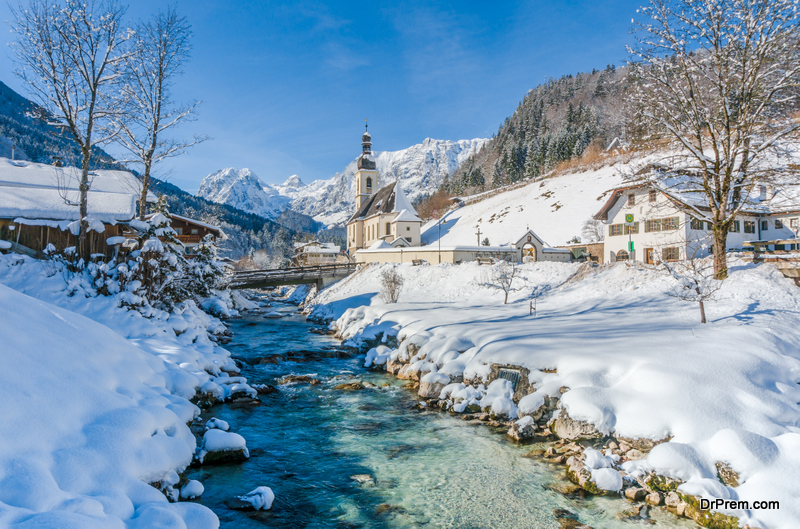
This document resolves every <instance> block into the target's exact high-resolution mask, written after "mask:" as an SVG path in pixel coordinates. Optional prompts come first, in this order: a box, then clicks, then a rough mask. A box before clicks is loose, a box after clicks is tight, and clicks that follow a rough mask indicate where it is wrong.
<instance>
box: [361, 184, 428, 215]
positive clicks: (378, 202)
mask: <svg viewBox="0 0 800 529" xmlns="http://www.w3.org/2000/svg"><path fill="white" fill-rule="evenodd" d="M403 210H406V211H408V212H409V213H410V214H411V215H413V217H415V218H414V220H416V221H419V220H420V219H419V218H418V217H417V210H416V209H414V206H412V205H411V201H410V200H408V197H406V195H405V193H404V192H403V188H402V187H400V183H399V182H395V183H393V184H389V185H386V186H384V187H382V188H381V189H379V190H378V191H377V192H376V193H374V194H372V195H370V196H368V197H367V198H366V200H364V202H363V203H362V204H361V207H360V208H358V210H356V212H355V213H353V216H352V217H350V220H348V221H347V222H348V223H350V222H352V221H354V220H356V219H361V218H365V219H366V218H369V217H372V216H374V215H385V214H387V213H400V212H402V211H403Z"/></svg>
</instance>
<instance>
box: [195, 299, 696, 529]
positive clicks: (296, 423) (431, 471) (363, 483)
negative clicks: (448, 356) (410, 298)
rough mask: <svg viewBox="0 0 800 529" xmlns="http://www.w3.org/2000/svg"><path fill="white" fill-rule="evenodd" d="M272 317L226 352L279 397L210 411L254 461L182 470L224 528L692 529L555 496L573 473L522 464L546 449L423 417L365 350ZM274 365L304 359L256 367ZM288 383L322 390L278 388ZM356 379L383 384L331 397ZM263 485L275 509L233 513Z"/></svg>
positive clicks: (248, 326) (293, 313)
mask: <svg viewBox="0 0 800 529" xmlns="http://www.w3.org/2000/svg"><path fill="white" fill-rule="evenodd" d="M274 308H275V309H276V310H279V311H281V312H284V313H285V314H286V315H285V317H283V318H281V319H267V318H264V317H263V315H257V314H251V315H246V316H245V317H244V318H242V319H237V320H231V321H229V322H228V325H229V327H230V329H231V331H232V332H233V340H232V341H231V342H230V343H229V344H228V345H227V346H226V347H227V348H228V349H229V350H230V351H231V353H232V354H233V356H234V357H235V358H237V359H239V360H241V361H243V363H244V366H243V368H242V374H243V375H244V376H246V377H247V378H248V380H249V382H251V383H254V384H255V383H266V384H272V385H274V386H275V387H276V388H277V389H278V391H277V392H275V393H271V394H268V395H263V396H260V397H259V398H260V399H261V401H262V403H261V405H256V406H254V405H242V404H223V405H217V406H214V407H212V408H211V409H209V410H205V411H204V412H203V418H204V419H209V418H211V417H218V418H221V419H224V420H225V421H228V422H229V423H230V426H231V431H232V432H236V433H238V434H240V435H242V436H243V437H244V438H245V439H246V440H247V446H248V448H249V449H250V451H251V457H250V459H249V460H248V461H246V462H244V463H242V464H229V465H215V466H204V467H199V468H191V469H189V470H188V471H187V474H186V476H187V477H188V478H190V479H198V480H200V481H201V482H202V483H203V485H204V487H205V492H204V494H203V496H202V497H201V498H199V499H198V500H197V501H199V502H201V503H203V504H204V505H206V506H208V507H210V508H211V509H212V510H213V511H214V512H215V513H217V515H218V516H219V519H220V522H221V526H222V527H223V528H237V529H239V528H264V527H276V528H293V529H298V528H305V527H308V528H317V527H342V528H348V527H353V528H355V527H363V528H373V527H374V528H382V527H387V528H394V527H459V528H501V529H513V528H543V529H547V528H553V529H558V528H561V527H577V526H581V525H582V524H585V525H589V526H591V527H593V528H595V529H600V528H629V529H630V528H632V527H635V526H637V525H638V526H642V524H644V525H648V526H654V527H659V526H660V527H696V526H694V525H693V524H690V523H689V522H687V521H685V520H683V519H678V518H676V517H675V516H673V515H671V514H669V513H666V512H663V511H661V510H660V509H652V510H651V511H650V514H649V520H634V521H623V520H620V519H618V518H617V514H618V513H620V512H621V511H623V510H624V509H627V508H630V507H631V504H629V503H628V502H626V501H625V500H622V499H619V498H603V497H586V498H580V497H568V496H564V495H562V494H560V493H558V492H555V491H554V490H551V489H550V487H551V486H552V485H553V484H554V483H558V482H562V481H563V480H564V479H565V478H564V475H563V470H562V468H563V467H554V466H551V465H549V464H547V463H544V462H541V461H538V460H536V459H529V458H525V457H522V456H523V454H525V453H527V452H529V451H530V450H531V449H532V448H537V447H538V448H541V446H539V445H524V446H521V445H517V444H514V443H512V442H510V441H508V440H507V439H506V438H504V437H503V436H502V433H501V432H496V431H492V430H491V429H490V428H488V427H487V426H485V425H484V424H480V423H476V422H471V421H465V420H462V419H459V418H458V417H457V416H453V415H450V414H447V413H444V412H440V411H434V410H431V411H420V410H419V409H417V408H416V404H417V399H416V398H415V394H414V392H413V391H410V390H409V389H405V388H403V387H402V386H403V385H404V384H405V383H406V381H404V380H398V379H396V378H394V377H393V376H390V375H387V374H385V373H383V372H374V371H369V370H366V369H364V368H363V367H362V365H363V354H355V355H354V353H353V352H351V351H346V350H344V349H342V348H341V347H340V346H339V342H338V340H335V339H333V338H332V337H330V336H324V335H319V334H314V333H312V332H310V330H311V329H312V328H314V327H315V326H314V325H313V324H311V323H309V322H307V321H306V320H305V318H304V317H303V316H302V315H300V314H299V313H298V311H297V308H296V307H294V306H291V305H281V304H276V305H275V307H274ZM292 352H294V353H292ZM271 355H281V356H283V357H286V356H288V357H294V358H296V359H297V360H283V361H280V362H277V363H255V365H249V364H248V363H247V362H250V363H253V362H254V360H256V359H261V358H263V357H269V356H271ZM289 374H295V375H301V374H302V375H310V376H312V377H314V378H317V379H319V380H320V381H321V383H320V384H317V385H310V384H308V383H294V384H285V385H278V381H279V379H280V378H281V377H282V376H284V375H289ZM353 380H359V381H364V382H370V383H372V384H374V385H375V386H376V387H375V388H368V389H363V390H359V391H346V390H335V389H333V388H334V386H335V385H337V384H341V383H343V382H347V381H353ZM353 476H356V477H355V478H354V477H353ZM262 485H266V486H268V487H271V488H272V490H273V491H274V493H275V503H274V504H273V507H272V510H270V511H259V512H241V511H236V510H232V509H229V508H228V507H227V506H226V505H225V500H229V499H231V498H233V497H234V496H237V495H241V494H245V493H247V492H249V491H251V490H253V489H254V488H256V487H258V486H262ZM578 521H579V522H580V523H578ZM651 524H652V525H651Z"/></svg>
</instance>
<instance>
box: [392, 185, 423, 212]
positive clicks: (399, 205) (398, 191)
mask: <svg viewBox="0 0 800 529" xmlns="http://www.w3.org/2000/svg"><path fill="white" fill-rule="evenodd" d="M403 210H406V211H409V212H411V213H413V215H414V216H415V217H416V216H417V210H416V209H414V206H412V205H411V201H410V200H408V197H407V196H406V194H405V193H404V192H403V188H402V187H400V182H395V183H394V209H392V211H403Z"/></svg>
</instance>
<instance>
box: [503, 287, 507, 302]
mask: <svg viewBox="0 0 800 529" xmlns="http://www.w3.org/2000/svg"><path fill="white" fill-rule="evenodd" d="M504 292H505V294H506V299H504V300H503V305H508V290H504Z"/></svg>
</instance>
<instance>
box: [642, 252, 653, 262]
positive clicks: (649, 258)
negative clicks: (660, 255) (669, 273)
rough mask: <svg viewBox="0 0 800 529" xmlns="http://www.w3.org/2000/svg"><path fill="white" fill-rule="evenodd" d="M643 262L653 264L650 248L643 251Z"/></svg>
mask: <svg viewBox="0 0 800 529" xmlns="http://www.w3.org/2000/svg"><path fill="white" fill-rule="evenodd" d="M644 262H645V263H647V264H650V265H651V264H653V249H652V248H645V249H644Z"/></svg>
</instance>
